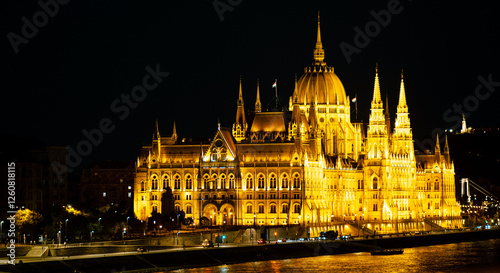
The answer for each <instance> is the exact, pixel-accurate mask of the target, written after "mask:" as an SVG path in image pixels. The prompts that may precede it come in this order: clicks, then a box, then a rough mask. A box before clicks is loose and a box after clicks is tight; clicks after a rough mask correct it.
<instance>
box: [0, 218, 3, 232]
mask: <svg viewBox="0 0 500 273" xmlns="http://www.w3.org/2000/svg"><path fill="white" fill-rule="evenodd" d="M2 232H3V221H2V223H1V224H0V233H2Z"/></svg>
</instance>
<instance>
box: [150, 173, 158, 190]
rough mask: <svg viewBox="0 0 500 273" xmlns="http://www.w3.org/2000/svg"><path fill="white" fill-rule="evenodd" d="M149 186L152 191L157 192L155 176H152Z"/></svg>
mask: <svg viewBox="0 0 500 273" xmlns="http://www.w3.org/2000/svg"><path fill="white" fill-rule="evenodd" d="M151 185H152V187H151V188H152V189H153V190H157V189H158V177H157V176H156V175H153V177H152V178H151Z"/></svg>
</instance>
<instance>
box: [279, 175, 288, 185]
mask: <svg viewBox="0 0 500 273" xmlns="http://www.w3.org/2000/svg"><path fill="white" fill-rule="evenodd" d="M281 188H283V189H287V188H288V176H287V175H286V173H284V174H283V176H282V178H281Z"/></svg>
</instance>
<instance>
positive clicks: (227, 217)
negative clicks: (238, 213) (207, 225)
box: [220, 204, 235, 225]
mask: <svg viewBox="0 0 500 273" xmlns="http://www.w3.org/2000/svg"><path fill="white" fill-rule="evenodd" d="M220 211H221V213H222V215H221V216H222V223H221V224H222V225H234V224H235V221H234V207H233V205H231V204H224V205H222V207H221V208H220Z"/></svg>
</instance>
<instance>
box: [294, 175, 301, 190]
mask: <svg viewBox="0 0 500 273" xmlns="http://www.w3.org/2000/svg"><path fill="white" fill-rule="evenodd" d="M293 187H294V188H295V189H298V188H300V176H299V174H298V173H296V174H294V175H293Z"/></svg>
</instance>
